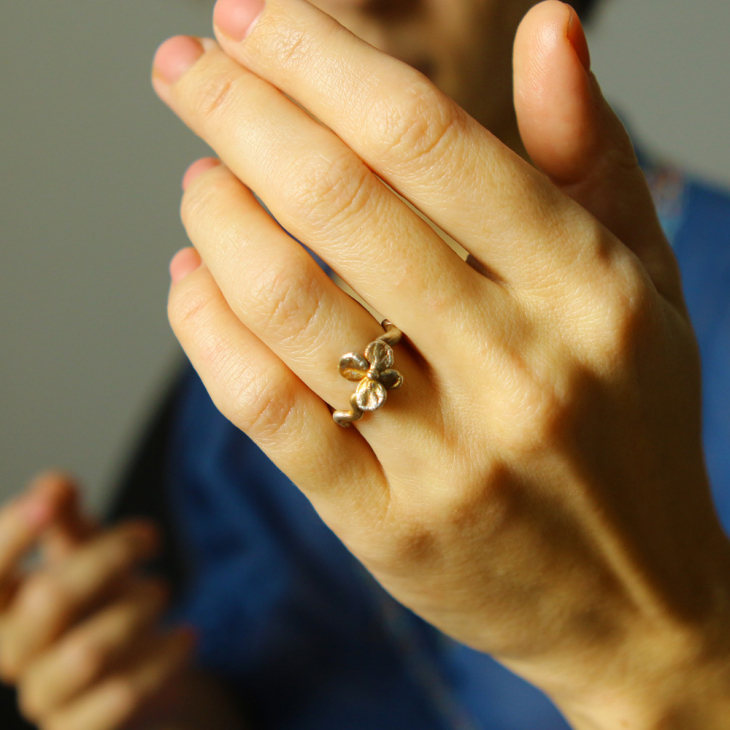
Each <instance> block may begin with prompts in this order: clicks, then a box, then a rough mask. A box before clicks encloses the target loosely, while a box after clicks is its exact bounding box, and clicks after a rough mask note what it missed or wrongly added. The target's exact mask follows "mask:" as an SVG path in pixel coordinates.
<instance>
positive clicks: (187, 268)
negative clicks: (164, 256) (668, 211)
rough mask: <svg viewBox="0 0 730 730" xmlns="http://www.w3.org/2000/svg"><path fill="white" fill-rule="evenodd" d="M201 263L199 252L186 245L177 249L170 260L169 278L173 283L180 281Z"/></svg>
mask: <svg viewBox="0 0 730 730" xmlns="http://www.w3.org/2000/svg"><path fill="white" fill-rule="evenodd" d="M201 263H202V259H201V258H200V254H199V253H198V252H197V251H196V250H195V249H194V248H193V247H192V246H188V247H187V248H183V249H181V250H180V251H178V252H177V253H176V254H175V255H174V256H173V258H172V261H170V278H171V279H172V283H173V284H177V283H178V282H180V281H182V280H183V279H184V278H185V277H186V276H188V274H191V273H192V272H193V271H195V269H197V268H198V267H199V266H200V264H201Z"/></svg>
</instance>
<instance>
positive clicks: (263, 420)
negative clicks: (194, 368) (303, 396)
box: [226, 371, 298, 440]
mask: <svg viewBox="0 0 730 730" xmlns="http://www.w3.org/2000/svg"><path fill="white" fill-rule="evenodd" d="M236 383H237V384H236V385H235V386H232V389H233V392H232V393H231V397H230V399H226V400H227V401H228V402H230V403H231V406H230V409H231V412H230V415H229V416H228V417H229V420H231V421H233V423H235V424H236V425H237V426H238V427H239V428H240V429H241V430H243V431H245V432H246V433H255V434H256V437H257V439H262V440H274V439H276V437H277V435H278V434H280V433H281V432H282V430H283V429H285V428H286V429H289V428H292V426H293V424H292V421H293V420H294V418H295V417H296V414H297V413H298V409H297V407H296V405H297V396H296V393H295V392H294V388H293V387H292V385H291V384H290V383H289V381H288V379H286V378H285V377H283V376H282V374H281V373H279V372H274V373H272V372H271V371H268V372H263V371H257V372H251V373H247V374H244V375H243V377H240V378H238V379H237V381H236Z"/></svg>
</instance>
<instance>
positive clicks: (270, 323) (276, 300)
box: [246, 255, 323, 343]
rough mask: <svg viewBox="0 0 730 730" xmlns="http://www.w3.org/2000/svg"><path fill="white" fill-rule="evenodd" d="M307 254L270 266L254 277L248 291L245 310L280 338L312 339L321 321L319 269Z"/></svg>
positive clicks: (282, 340)
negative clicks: (275, 266)
mask: <svg viewBox="0 0 730 730" xmlns="http://www.w3.org/2000/svg"><path fill="white" fill-rule="evenodd" d="M307 258H308V257H306V258H305V255H302V256H298V257H297V259H296V260H292V261H291V262H289V263H287V266H286V267H281V268H276V269H273V268H272V269H269V270H268V271H264V272H261V274H260V275H259V276H257V277H251V280H252V282H254V281H255V283H253V284H252V286H251V288H250V290H249V291H248V292H246V311H247V312H250V313H251V314H252V315H253V316H254V317H255V318H256V319H257V320H258V321H259V322H260V323H261V326H263V328H264V329H265V330H266V332H267V333H269V334H270V335H272V336H275V337H276V339H277V341H280V342H282V343H286V342H288V341H290V340H292V339H295V340H297V341H304V342H307V341H310V340H311V339H315V341H316V338H310V336H309V335H310V333H311V332H312V331H313V330H314V331H316V329H317V325H318V324H319V323H320V314H321V312H322V307H323V302H322V300H323V296H322V287H321V283H320V280H319V274H318V270H315V267H314V264H313V263H312V261H311V259H309V260H307Z"/></svg>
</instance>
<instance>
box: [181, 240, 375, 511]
mask: <svg viewBox="0 0 730 730" xmlns="http://www.w3.org/2000/svg"><path fill="white" fill-rule="evenodd" d="M185 251H187V252H190V256H195V253H194V250H193V249H186V250H185ZM199 261H200V259H199V258H198V263H199ZM173 268H175V267H173ZM192 268H193V267H192V266H190V265H188V266H186V268H185V271H184V273H186V276H184V277H183V278H179V279H177V280H176V281H174V282H173V284H172V287H171V289H170V298H169V303H168V311H169V317H170V323H171V325H172V328H173V330H174V332H175V335H176V336H177V338H178V340H179V341H180V344H181V345H182V347H183V349H184V350H185V352H186V354H187V356H188V358H190V361H191V363H192V364H193V366H194V367H195V369H196V370H197V372H198V374H199V375H200V377H201V379H202V380H203V383H204V384H205V387H206V389H207V390H208V393H209V394H210V396H211V398H212V400H213V402H214V403H215V405H216V406H217V407H218V409H219V410H220V411H221V413H222V414H223V415H224V416H225V417H226V418H228V419H229V420H230V421H231V422H232V423H233V424H234V425H236V426H237V427H238V428H240V429H242V430H243V431H245V432H246V433H247V434H248V435H249V436H250V437H251V438H252V439H253V440H254V441H255V442H256V443H257V444H258V445H259V446H260V447H261V449H262V450H263V451H264V452H265V453H266V454H267V455H268V456H269V457H270V458H271V460H272V461H273V462H274V463H275V464H276V465H277V466H278V467H279V468H280V469H281V470H282V471H283V472H284V473H285V474H286V475H287V476H288V477H289V478H290V479H291V480H292V481H293V482H294V483H295V484H297V486H299V487H300V488H301V489H302V490H303V491H304V492H305V494H307V496H308V497H309V498H310V499H311V500H312V501H313V502H314V503H315V506H316V507H317V508H318V511H319V512H320V515H322V517H323V518H324V519H325V520H326V521H328V522H329V524H330V525H332V523H333V522H336V520H337V518H338V517H339V518H340V519H346V517H347V514H348V509H347V508H351V507H353V506H354V505H357V506H358V509H361V510H368V509H372V508H380V506H382V501H383V498H384V496H385V494H386V493H387V492H386V489H387V487H386V484H385V481H384V479H383V477H382V474H381V471H380V467H379V464H378V461H377V459H376V457H375V455H374V454H373V452H372V450H371V448H370V446H369V445H368V444H367V442H366V441H365V440H364V439H363V438H362V437H361V436H359V434H357V433H356V432H353V431H352V430H351V429H348V430H345V429H342V428H340V427H339V426H337V425H336V424H335V423H334V421H333V420H332V416H331V413H330V410H329V408H328V407H327V406H326V404H325V403H324V402H323V401H322V400H321V399H320V398H319V397H318V396H316V395H315V394H314V393H313V392H312V391H311V390H310V389H309V388H307V387H306V386H305V385H304V384H303V383H302V381H301V380H299V378H297V377H296V376H295V375H294V374H293V373H292V372H291V370H289V368H287V367H286V366H285V365H284V363H283V362H282V361H281V360H280V359H279V358H278V357H277V356H276V355H274V353H272V352H271V350H270V349H269V348H268V347H266V346H265V345H264V344H263V343H262V342H261V341H260V340H259V339H258V338H257V337H255V336H254V335H253V334H252V333H251V332H250V331H249V330H248V329H247V328H246V327H245V326H244V325H243V324H242V323H241V322H240V320H239V319H238V318H237V317H236V315H235V314H234V313H233V312H232V311H231V309H230V307H229V306H228V304H227V302H226V301H225V299H224V297H223V295H222V294H221V292H220V289H219V288H218V286H217V285H216V283H215V281H214V280H213V277H212V276H211V274H210V272H209V271H208V269H207V267H206V265H205V264H202V265H200V266H198V267H197V268H195V269H194V270H191V269H192ZM335 497H336V499H335ZM330 499H331V502H330Z"/></svg>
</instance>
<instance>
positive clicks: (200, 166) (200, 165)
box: [182, 157, 221, 190]
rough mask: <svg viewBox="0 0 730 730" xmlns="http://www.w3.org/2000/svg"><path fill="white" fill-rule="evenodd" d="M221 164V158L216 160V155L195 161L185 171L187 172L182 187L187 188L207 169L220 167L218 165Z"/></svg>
mask: <svg viewBox="0 0 730 730" xmlns="http://www.w3.org/2000/svg"><path fill="white" fill-rule="evenodd" d="M220 164H221V162H220V160H216V158H215V157H204V158H203V159H202V160H198V161H197V162H193V164H192V165H190V167H188V169H187V170H186V171H185V174H184V175H183V180H182V189H183V190H187V189H188V187H189V186H190V183H192V182H193V180H195V178H196V177H199V176H200V175H202V174H203V173H204V172H206V171H207V170H211V169H213V168H214V167H218V165H220Z"/></svg>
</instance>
